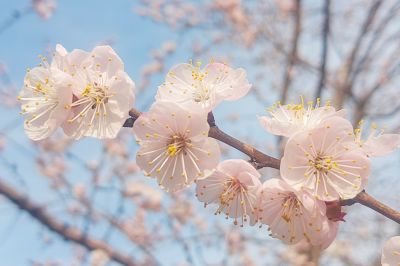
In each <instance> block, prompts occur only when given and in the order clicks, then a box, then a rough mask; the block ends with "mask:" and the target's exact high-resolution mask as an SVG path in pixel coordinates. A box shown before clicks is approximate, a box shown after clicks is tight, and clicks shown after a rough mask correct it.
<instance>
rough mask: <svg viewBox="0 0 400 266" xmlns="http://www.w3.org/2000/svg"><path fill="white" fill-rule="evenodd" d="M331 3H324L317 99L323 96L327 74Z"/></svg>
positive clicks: (329, 1) (329, 0)
mask: <svg viewBox="0 0 400 266" xmlns="http://www.w3.org/2000/svg"><path fill="white" fill-rule="evenodd" d="M330 5H331V0H325V5H324V25H323V27H322V53H321V64H320V67H319V81H318V86H317V91H316V93H315V99H317V98H321V94H322V90H323V89H324V86H325V76H326V62H327V59H328V56H327V55H328V36H329V27H330V26H329V25H330V17H331V14H330Z"/></svg>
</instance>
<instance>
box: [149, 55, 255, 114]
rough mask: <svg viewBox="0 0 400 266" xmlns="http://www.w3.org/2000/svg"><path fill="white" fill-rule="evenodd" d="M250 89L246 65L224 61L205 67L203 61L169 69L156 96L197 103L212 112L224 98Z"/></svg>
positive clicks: (240, 95)
mask: <svg viewBox="0 0 400 266" xmlns="http://www.w3.org/2000/svg"><path fill="white" fill-rule="evenodd" d="M250 88H251V84H250V83H249V82H248V80H247V79H246V71H245V70H244V69H242V68H238V69H232V68H230V67H229V66H227V65H225V64H221V63H210V64H208V65H206V66H205V67H204V68H203V69H201V68H200V63H199V64H195V65H193V64H179V65H176V66H174V67H173V68H172V69H171V70H170V71H169V72H168V74H167V77H166V80H165V82H164V84H162V85H161V86H159V88H158V92H157V95H156V99H157V100H170V101H173V102H176V103H178V104H184V105H187V106H190V105H193V104H197V105H199V106H201V107H202V108H203V109H204V110H205V111H207V112H209V111H211V110H212V109H213V108H214V107H215V106H217V105H218V104H219V103H220V102H221V101H223V100H228V101H233V100H237V99H239V98H241V97H243V96H244V95H246V94H247V92H248V91H249V90H250Z"/></svg>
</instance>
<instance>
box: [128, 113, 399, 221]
mask: <svg viewBox="0 0 400 266" xmlns="http://www.w3.org/2000/svg"><path fill="white" fill-rule="evenodd" d="M129 114H130V115H131V116H132V118H133V120H136V119H137V118H138V117H139V116H140V112H138V111H137V110H135V109H131V110H130V111H129ZM207 121H208V124H209V125H210V131H209V133H208V136H209V137H211V138H214V139H217V140H219V141H221V142H223V143H225V144H227V145H229V146H231V147H233V148H235V149H237V150H239V151H241V152H243V153H244V154H246V155H248V156H249V157H250V158H251V160H252V161H253V162H254V163H255V164H256V166H257V168H262V167H271V168H275V169H278V170H279V168H280V160H279V159H277V158H274V157H272V156H269V155H267V154H265V153H263V152H261V151H259V150H257V149H256V148H254V147H252V146H251V145H249V144H246V143H244V142H241V141H240V140H238V139H235V138H234V137H232V136H230V135H228V134H226V133H225V132H223V131H222V130H220V129H219V128H218V127H217V125H216V123H215V119H214V116H213V114H212V113H211V112H210V113H209V114H208V117H207ZM354 203H360V204H361V205H364V206H366V207H368V208H371V209H373V210H375V211H377V212H379V213H380V214H382V215H383V216H385V217H387V218H389V219H391V220H393V221H395V222H397V223H398V224H400V212H398V211H396V210H394V209H392V208H390V207H388V206H386V205H385V204H383V203H381V202H379V201H378V200H376V199H374V198H373V197H371V196H370V195H368V194H367V193H366V192H365V191H362V192H360V193H359V194H358V195H357V196H356V197H355V198H353V199H348V200H343V201H341V205H342V206H350V205H353V204H354Z"/></svg>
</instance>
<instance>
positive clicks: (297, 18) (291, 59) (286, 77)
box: [281, 0, 301, 103]
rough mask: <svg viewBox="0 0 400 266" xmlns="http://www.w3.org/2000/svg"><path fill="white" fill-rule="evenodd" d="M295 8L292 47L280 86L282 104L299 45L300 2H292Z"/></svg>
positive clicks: (290, 81) (297, 0) (290, 80)
mask: <svg viewBox="0 0 400 266" xmlns="http://www.w3.org/2000/svg"><path fill="white" fill-rule="evenodd" d="M294 6H295V11H294V12H295V17H294V19H295V26H294V30H293V36H292V40H291V44H292V47H291V49H290V54H289V55H288V59H287V63H286V68H285V73H284V76H283V86H282V94H281V101H282V102H283V103H285V102H286V98H287V94H288V91H289V88H290V84H291V83H292V69H293V66H294V65H295V63H296V61H297V57H298V56H297V47H298V43H299V37H300V32H301V0H294Z"/></svg>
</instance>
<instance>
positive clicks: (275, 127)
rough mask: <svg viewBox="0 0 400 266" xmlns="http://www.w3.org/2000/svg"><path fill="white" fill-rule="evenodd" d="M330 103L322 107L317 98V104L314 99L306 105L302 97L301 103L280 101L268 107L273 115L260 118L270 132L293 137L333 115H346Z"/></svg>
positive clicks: (262, 124)
mask: <svg viewBox="0 0 400 266" xmlns="http://www.w3.org/2000/svg"><path fill="white" fill-rule="evenodd" d="M329 105H330V104H329V102H327V105H326V106H322V107H320V101H319V99H317V103H316V105H315V106H314V103H313V102H312V101H311V102H308V104H307V106H305V105H304V100H303V98H302V97H301V103H300V104H287V105H281V104H280V102H278V103H277V104H275V105H274V106H273V107H271V108H269V109H268V111H269V113H270V115H271V117H267V116H261V117H259V118H258V120H259V122H260V124H261V126H263V127H264V128H265V130H267V131H268V132H269V133H271V134H274V135H278V136H285V137H291V136H293V135H294V134H296V133H298V132H300V131H303V130H309V129H313V128H315V127H317V126H318V125H319V124H320V123H321V122H322V121H323V120H324V119H327V118H329V117H331V116H344V110H340V111H336V110H335V108H333V107H331V106H329Z"/></svg>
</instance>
